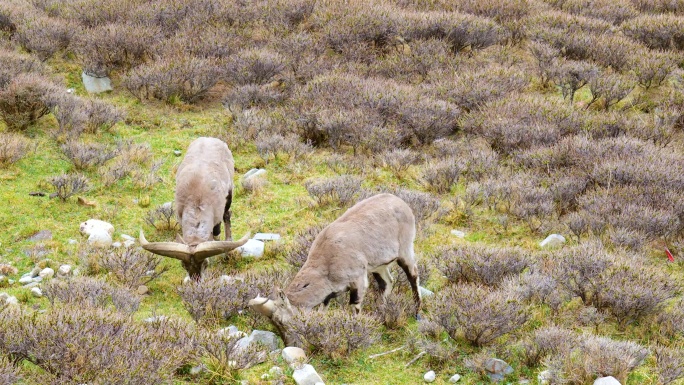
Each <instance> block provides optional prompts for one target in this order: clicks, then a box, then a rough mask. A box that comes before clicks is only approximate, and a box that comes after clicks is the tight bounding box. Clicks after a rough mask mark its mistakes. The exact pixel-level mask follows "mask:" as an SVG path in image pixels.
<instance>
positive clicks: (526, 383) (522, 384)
mask: <svg viewBox="0 0 684 385" xmlns="http://www.w3.org/2000/svg"><path fill="white" fill-rule="evenodd" d="M518 385H530V380H527V379H522V380H520V381H518Z"/></svg>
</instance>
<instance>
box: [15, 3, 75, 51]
mask: <svg viewBox="0 0 684 385" xmlns="http://www.w3.org/2000/svg"><path fill="white" fill-rule="evenodd" d="M74 33H75V28H74V26H72V25H69V23H68V22H67V21H65V20H63V19H59V18H53V17H47V16H42V15H39V14H35V15H31V16H29V17H27V18H26V19H24V20H22V21H21V23H18V24H17V31H16V33H15V34H14V37H13V38H14V39H15V40H16V41H17V42H18V43H19V44H21V45H22V47H24V48H25V49H26V50H27V51H28V52H30V53H33V54H35V55H37V56H38V57H39V58H40V59H41V60H43V61H44V60H46V59H48V58H50V57H52V56H53V55H54V54H55V53H56V52H58V51H60V50H63V49H65V48H67V47H68V46H69V43H70V42H71V39H72V38H73V36H74Z"/></svg>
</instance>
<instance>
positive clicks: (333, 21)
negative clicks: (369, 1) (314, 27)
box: [323, 6, 397, 60]
mask: <svg viewBox="0 0 684 385" xmlns="http://www.w3.org/2000/svg"><path fill="white" fill-rule="evenodd" d="M327 18H328V20H325V21H324V22H325V24H323V25H324V26H325V27H324V34H325V38H324V41H325V44H326V45H327V46H328V47H330V48H331V49H332V50H333V51H335V52H338V53H341V54H343V55H345V56H346V57H347V59H350V60H355V59H362V60H367V59H369V57H360V56H357V55H359V53H360V52H364V53H368V54H369V55H373V53H376V52H381V51H382V50H383V49H384V48H387V47H388V46H390V45H391V44H392V43H393V39H394V38H395V36H396V34H397V21H396V20H395V19H394V18H393V17H392V16H391V14H390V11H389V10H388V9H385V8H382V7H374V8H373V9H370V10H369V9H367V8H362V7H359V6H350V7H345V8H344V10H343V11H341V12H340V10H338V11H337V12H331V13H330V14H329V15H327ZM355 51H356V52H355Z"/></svg>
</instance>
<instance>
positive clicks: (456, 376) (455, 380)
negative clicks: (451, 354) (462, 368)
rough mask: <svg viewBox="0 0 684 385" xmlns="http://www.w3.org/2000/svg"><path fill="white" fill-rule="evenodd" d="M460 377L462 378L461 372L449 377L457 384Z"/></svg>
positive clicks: (450, 380) (451, 381)
mask: <svg viewBox="0 0 684 385" xmlns="http://www.w3.org/2000/svg"><path fill="white" fill-rule="evenodd" d="M460 379H461V375H460V374H454V375H453V376H451V378H450V379H449V382H450V383H452V384H455V383H457V382H458V381H459V380H460Z"/></svg>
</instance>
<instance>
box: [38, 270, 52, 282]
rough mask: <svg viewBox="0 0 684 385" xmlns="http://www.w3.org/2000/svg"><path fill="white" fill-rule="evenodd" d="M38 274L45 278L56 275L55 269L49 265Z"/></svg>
mask: <svg viewBox="0 0 684 385" xmlns="http://www.w3.org/2000/svg"><path fill="white" fill-rule="evenodd" d="M38 276H39V277H40V278H43V279H50V278H52V277H54V276H55V271H54V270H53V269H51V268H49V267H46V268H44V269H43V270H41V271H40V273H38Z"/></svg>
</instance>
